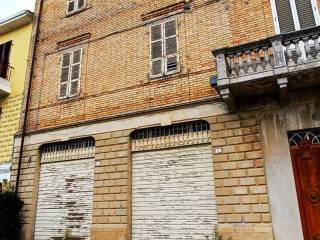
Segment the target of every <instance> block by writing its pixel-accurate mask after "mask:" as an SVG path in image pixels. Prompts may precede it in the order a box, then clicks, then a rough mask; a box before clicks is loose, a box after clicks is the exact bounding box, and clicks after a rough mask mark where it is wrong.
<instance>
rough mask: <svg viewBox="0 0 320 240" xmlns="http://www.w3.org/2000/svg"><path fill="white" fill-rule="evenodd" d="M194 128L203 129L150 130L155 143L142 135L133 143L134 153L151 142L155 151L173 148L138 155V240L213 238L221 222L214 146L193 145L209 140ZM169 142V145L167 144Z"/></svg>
mask: <svg viewBox="0 0 320 240" xmlns="http://www.w3.org/2000/svg"><path fill="white" fill-rule="evenodd" d="M179 129H184V130H181V131H180V130H179ZM188 129H191V130H188ZM193 129H197V127H194V126H193V127H190V128H189V127H186V128H185V127H184V126H178V127H172V128H170V129H167V130H166V129H164V131H162V130H159V133H157V131H158V130H156V129H154V130H150V131H149V132H150V133H149V134H148V136H151V137H150V140H146V139H143V135H145V134H141V133H138V134H137V135H136V136H137V138H138V139H139V136H142V138H141V137H140V140H134V141H133V150H134V151H135V150H137V149H143V148H144V147H143V146H142V145H145V146H146V145H147V144H144V143H148V142H149V148H152V147H156V146H158V147H159V146H169V145H171V146H173V147H169V148H168V147H164V148H162V149H157V150H156V149H154V150H152V149H151V150H148V151H136V152H134V153H133V155H132V240H160V239H166V240H178V239H181V240H182V239H183V240H185V239H191V240H194V239H206V236H209V235H210V234H212V231H213V228H214V226H215V225H216V224H217V209H216V201H215V191H214V177H213V161H212V150H211V149H212V148H211V145H210V144H206V143H204V144H198V145H191V144H192V143H193V142H194V141H196V142H208V138H206V137H208V134H207V131H197V130H196V131H193ZM175 131H176V132H177V133H179V132H180V133H181V134H174V132H175ZM186 131H187V134H185V132H186ZM162 132H163V133H164V134H162ZM166 132H168V134H167V136H165V133H166ZM171 133H172V134H171ZM139 134H140V135H139ZM170 134H171V135H170ZM192 136H194V138H193V140H194V141H193V140H192ZM158 138H161V139H158ZM165 138H167V140H168V141H167V142H168V145H166V144H162V143H164V142H166V140H165ZM205 138H206V139H205ZM174 139H176V141H174ZM174 142H175V143H174ZM179 143H181V144H182V145H180V146H179ZM186 143H190V144H189V145H188V144H186ZM183 144H185V145H184V146H183Z"/></svg>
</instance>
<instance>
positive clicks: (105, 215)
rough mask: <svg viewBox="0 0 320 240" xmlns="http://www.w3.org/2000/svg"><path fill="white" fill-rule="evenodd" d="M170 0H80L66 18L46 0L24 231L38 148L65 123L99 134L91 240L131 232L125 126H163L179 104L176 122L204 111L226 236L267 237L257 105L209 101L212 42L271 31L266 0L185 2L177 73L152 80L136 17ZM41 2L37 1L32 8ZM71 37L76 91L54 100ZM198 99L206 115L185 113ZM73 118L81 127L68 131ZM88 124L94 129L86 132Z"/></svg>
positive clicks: (61, 7) (26, 162) (145, 39)
mask: <svg viewBox="0 0 320 240" xmlns="http://www.w3.org/2000/svg"><path fill="white" fill-rule="evenodd" d="M175 3H179V1H173V0H171V1H169V0H156V1H146V0H144V1H139V2H136V1H97V0H87V6H88V7H87V8H86V9H85V10H84V11H81V12H79V13H77V14H75V15H72V16H68V17H66V16H65V8H66V1H63V0H47V1H44V5H43V15H42V17H41V19H40V23H39V29H40V36H39V41H38V42H37V44H38V45H37V46H38V50H37V51H36V53H35V54H36V61H35V73H34V76H33V79H32V94H31V103H30V109H29V112H28V130H29V133H28V138H27V140H26V145H25V151H24V155H23V156H24V157H23V162H22V172H21V183H20V184H21V185H20V188H19V191H20V196H21V197H22V199H23V200H24V201H25V206H24V211H23V213H24V223H25V224H24V233H25V239H32V235H33V228H34V219H35V211H36V210H35V208H36V199H37V191H38V190H37V189H38V178H39V171H40V170H39V169H40V160H39V147H40V146H41V145H42V144H44V143H48V142H55V141H63V140H65V139H64V137H63V136H62V135H63V134H64V133H63V134H62V133H61V132H60V134H61V136H60V135H58V134H56V133H53V132H52V131H58V130H57V129H64V130H65V131H69V130H70V132H71V133H72V134H71V133H70V135H72V137H73V138H77V137H78V138H80V137H83V136H88V134H89V135H90V136H93V137H94V138H95V139H96V156H95V161H96V167H95V182H94V200H93V201H94V202H93V222H92V231H91V239H94V240H95V239H97V240H98V239H115V240H123V239H127V240H129V239H130V238H131V235H130V228H131V205H130V204H131V141H130V133H131V132H132V131H134V130H136V129H138V128H148V127H151V126H158V125H160V124H162V123H163V122H164V125H166V124H167V118H168V119H170V117H172V116H173V115H175V114H174V113H171V112H170V111H171V110H172V111H173V110H176V109H178V108H179V107H178V105H179V104H181V106H180V108H183V109H185V111H186V113H184V117H183V118H181V119H179V120H177V122H186V121H192V120H195V119H204V120H206V121H208V122H209V123H210V126H211V141H212V154H213V155H212V157H213V162H214V177H215V192H216V197H217V209H218V222H219V231H220V233H221V234H222V235H223V236H224V237H226V238H227V237H229V236H231V237H232V240H240V239H243V238H244V237H245V238H246V239H249V240H250V239H252V240H253V239H264V240H269V239H273V235H272V226H271V222H272V221H271V213H270V204H269V198H268V192H267V184H266V174H265V162H264V156H263V151H262V137H261V131H260V126H259V122H258V120H257V119H258V118H257V117H256V113H239V114H224V113H226V112H227V111H226V110H225V109H226V106H225V105H224V104H222V103H221V102H220V101H219V100H217V102H218V103H217V102H214V100H215V99H218V97H217V93H216V92H215V90H214V89H213V88H212V87H211V85H210V77H211V76H212V75H214V74H216V69H215V67H216V66H215V63H214V61H213V59H212V54H211V50H213V49H217V48H221V47H226V46H232V45H238V44H241V43H244V42H248V41H253V40H258V39H262V38H266V37H268V36H272V35H274V32H275V31H274V26H273V20H272V13H271V6H270V3H269V0H248V1H242V0H241V1H235V0H221V1H213V0H195V1H191V10H186V11H185V12H184V13H182V14H179V15H177V16H176V18H177V22H178V43H179V44H178V45H179V50H178V52H179V55H180V64H181V71H180V72H179V73H175V74H173V75H170V76H166V77H161V78H158V79H150V77H149V60H150V56H149V55H150V49H149V48H150V44H149V28H148V26H149V25H148V24H146V23H145V22H143V20H142V15H145V14H148V13H150V12H153V11H156V10H159V9H161V8H165V7H168V6H170V5H172V4H175ZM39 7H40V1H39V0H38V1H37V11H39ZM37 11H36V12H37ZM248 29H250V30H248ZM34 33H35V30H34ZM78 36H86V37H79V39H80V40H81V41H80V40H79V41H80V42H79V43H75V42H77V40H75V39H77V37H78ZM66 44H70V45H69V46H66ZM77 44H78V45H81V46H83V49H84V55H83V61H82V74H81V87H80V95H79V96H77V97H74V98H70V99H67V100H57V92H58V81H59V71H60V70H59V65H60V57H61V53H63V51H64V50H67V49H68V48H72V47H74V46H75V45H77ZM29 71H30V69H29ZM201 101H204V102H206V103H207V104H208V105H209V104H210V106H211V105H213V104H217V107H216V108H215V110H214V111H211V112H207V113H206V116H205V117H203V116H198V115H197V114H193V115H190V114H189V111H191V108H192V107H193V106H194V105H195V104H198V103H199V102H201ZM210 109H211V108H210ZM192 111H194V112H197V111H196V110H192ZM160 113H161V114H163V115H159V116H158V115H157V118H158V119H160V118H161V121H162V122H161V123H159V122H156V123H154V122H152V121H151V120H150V121H146V120H145V118H147V117H150V116H152V115H156V114H160ZM130 118H136V119H138V120H137V121H140V122H141V124H140V125H139V126H138V127H137V126H131V125H130V124H129V123H127V122H126V121H125V120H126V119H130ZM140 118H141V119H140ZM162 118H163V119H164V120H163V119H162ZM111 121H119V122H118V123H110V122H111ZM121 121H122V122H121ZM128 122H129V120H128ZM169 122H170V123H172V122H171V121H169ZM173 122H174V121H173ZM97 123H101V124H105V125H106V126H109V125H108V124H111V125H112V127H110V129H111V130H110V129H108V128H106V129H108V130H105V131H104V132H99V131H100V130H99V128H98V127H97V126H96V125H95V124H97ZM67 125H68V127H67ZM79 125H80V126H81V127H83V129H82V130H81V131H80V130H79V129H78V130H73V128H76V127H77V126H79ZM99 126H100V125H99ZM68 129H69V130H68ZM87 129H89V130H90V131H91V130H92V129H94V132H95V133H92V134H91V133H87V131H88V132H90V131H89V130H87ZM115 129H118V130H115ZM119 129H120V130H119ZM43 132H44V133H45V134H47V135H45V136H46V138H44V139H46V140H41V141H42V142H41V141H40V142H39V141H38V140H37V141H38V143H37V144H32V143H28V141H29V138H30V139H32V137H33V136H36V137H35V139H39V137H38V136H37V134H40V135H41V134H42V133H43ZM96 132H99V133H96ZM41 136H42V135H41ZM52 136H55V138H53V137H52ZM37 137H38V138H37ZM30 141H31V140H30ZM17 144H18V143H16V146H18V145H17ZM14 151H15V152H14V166H13V178H12V181H14V180H15V176H16V173H17V161H18V154H19V147H15V150H14Z"/></svg>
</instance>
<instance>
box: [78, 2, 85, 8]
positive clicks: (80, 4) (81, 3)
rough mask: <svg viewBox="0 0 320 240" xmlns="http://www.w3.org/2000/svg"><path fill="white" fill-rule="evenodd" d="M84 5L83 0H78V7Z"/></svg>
mask: <svg viewBox="0 0 320 240" xmlns="http://www.w3.org/2000/svg"><path fill="white" fill-rule="evenodd" d="M84 5H85V0H78V9H81V8H83V7H84Z"/></svg>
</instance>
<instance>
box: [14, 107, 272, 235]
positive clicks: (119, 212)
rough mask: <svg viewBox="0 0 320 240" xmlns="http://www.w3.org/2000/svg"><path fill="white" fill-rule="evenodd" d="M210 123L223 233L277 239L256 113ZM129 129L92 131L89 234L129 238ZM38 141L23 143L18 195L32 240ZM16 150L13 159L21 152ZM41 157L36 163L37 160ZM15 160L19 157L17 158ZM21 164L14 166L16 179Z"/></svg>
mask: <svg viewBox="0 0 320 240" xmlns="http://www.w3.org/2000/svg"><path fill="white" fill-rule="evenodd" d="M206 120H207V121H208V122H209V123H210V126H211V139H212V153H213V155H212V156H213V163H214V178H215V194H216V200H217V210H218V222H219V232H220V233H221V234H222V235H223V236H224V237H226V238H227V237H229V236H231V237H232V240H241V239H243V238H244V236H245V239H247V240H250V239H252V240H254V239H264V240H269V239H273V236H272V226H271V217H270V208H269V201H268V193H267V189H266V177H265V169H264V160H263V154H262V149H261V139H260V138H261V136H260V129H259V126H258V122H257V120H256V118H255V116H254V114H247V113H246V114H244V113H243V114H239V115H220V116H216V117H211V118H208V119H206ZM132 131H133V129H132V130H130V129H127V130H123V131H116V132H106V133H102V134H97V135H94V136H93V137H94V138H95V139H96V155H95V164H96V167H95V177H94V179H95V181H94V198H93V220H92V221H93V222H92V229H91V239H93V240H100V239H114V240H124V239H128V240H129V239H130V237H131V234H130V227H131V143H130V142H131V141H130V133H131V132H132ZM39 147H40V145H32V146H28V145H27V146H25V152H24V158H23V163H22V172H21V187H20V188H19V192H20V196H21V197H22V199H23V200H24V201H25V203H26V204H25V206H24V211H23V214H24V223H25V224H24V231H25V235H26V238H25V239H31V236H32V231H33V221H34V216H35V203H36V197H37V191H38V190H37V181H38V176H39V170H40V169H39V156H38V155H39V151H38V148H39ZM18 150H19V149H18V148H16V149H15V155H14V156H15V161H17V157H18ZM37 161H38V162H37ZM15 163H16V162H15ZM16 168H17V165H16V164H15V165H14V168H13V175H14V178H13V180H14V179H15V174H16Z"/></svg>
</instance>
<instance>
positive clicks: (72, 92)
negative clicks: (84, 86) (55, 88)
mask: <svg viewBox="0 0 320 240" xmlns="http://www.w3.org/2000/svg"><path fill="white" fill-rule="evenodd" d="M81 60H82V48H80V49H76V50H73V51H71V52H67V53H64V54H62V57H61V69H60V84H59V98H60V99H63V98H67V97H73V96H76V95H78V94H79V89H80V78H81Z"/></svg>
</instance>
